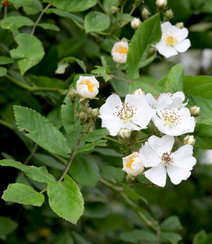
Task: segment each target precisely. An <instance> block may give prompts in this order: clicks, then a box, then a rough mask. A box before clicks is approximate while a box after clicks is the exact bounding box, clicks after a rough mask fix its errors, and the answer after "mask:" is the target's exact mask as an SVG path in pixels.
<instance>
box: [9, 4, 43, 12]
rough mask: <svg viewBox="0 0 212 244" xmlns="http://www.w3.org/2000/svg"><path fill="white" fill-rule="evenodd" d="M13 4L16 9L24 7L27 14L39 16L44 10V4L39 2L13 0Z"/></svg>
mask: <svg viewBox="0 0 212 244" xmlns="http://www.w3.org/2000/svg"><path fill="white" fill-rule="evenodd" d="M11 3H12V4H13V5H14V7H15V8H20V7H23V10H24V12H25V13H26V14H28V15H30V14H37V13H39V12H40V11H42V10H43V6H42V3H41V2H40V1H39V0H30V1H26V0H13V1H11Z"/></svg>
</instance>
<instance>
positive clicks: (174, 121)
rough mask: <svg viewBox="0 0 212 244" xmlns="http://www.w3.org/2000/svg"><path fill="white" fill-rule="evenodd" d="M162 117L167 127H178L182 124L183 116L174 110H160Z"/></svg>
mask: <svg viewBox="0 0 212 244" xmlns="http://www.w3.org/2000/svg"><path fill="white" fill-rule="evenodd" d="M160 112H161V114H162V116H163V120H164V122H165V124H167V125H178V124H180V123H181V122H180V121H181V117H183V115H180V114H179V113H178V112H177V111H174V109H169V110H166V108H164V110H163V111H162V110H160Z"/></svg>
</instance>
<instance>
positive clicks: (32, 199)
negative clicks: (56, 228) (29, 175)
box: [2, 183, 44, 207]
mask: <svg viewBox="0 0 212 244" xmlns="http://www.w3.org/2000/svg"><path fill="white" fill-rule="evenodd" d="M2 198H3V199H4V200H5V201H10V202H17V203H20V204H26V205H28V204H31V205H33V206H38V207H40V206H41V205H42V204H43V202H44V196H43V194H41V193H38V192H37V191H35V190H34V189H33V188H32V187H30V186H27V185H24V184H20V183H14V184H10V185H9V186H8V188H7V190H5V191H4V194H3V196H2Z"/></svg>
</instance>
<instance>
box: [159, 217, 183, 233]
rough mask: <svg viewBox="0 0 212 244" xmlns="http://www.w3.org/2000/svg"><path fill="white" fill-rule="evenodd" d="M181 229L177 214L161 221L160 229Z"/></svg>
mask: <svg viewBox="0 0 212 244" xmlns="http://www.w3.org/2000/svg"><path fill="white" fill-rule="evenodd" d="M181 229H182V225H181V224H180V220H179V218H178V217H177V216H171V217H168V218H167V219H165V220H164V221H163V222H162V223H161V230H162V231H175V230H181Z"/></svg>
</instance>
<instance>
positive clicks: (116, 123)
mask: <svg viewBox="0 0 212 244" xmlns="http://www.w3.org/2000/svg"><path fill="white" fill-rule="evenodd" d="M155 112H156V111H155V109H152V108H151V107H150V106H149V104H148V103H147V100H146V97H145V95H143V94H140V95H133V94H128V95H127V96H126V98H125V102H124V103H122V101H121V99H120V97H119V96H118V95H115V94H113V95H111V96H109V97H108V98H107V100H106V103H105V104H104V105H102V107H101V108H100V116H99V117H100V118H101V119H102V127H106V128H107V129H108V131H109V132H110V135H111V136H115V135H117V134H118V132H119V131H120V129H121V128H126V129H128V130H141V129H144V128H146V127H147V125H148V124H149V122H150V120H151V118H152V117H153V116H154V115H155Z"/></svg>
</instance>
